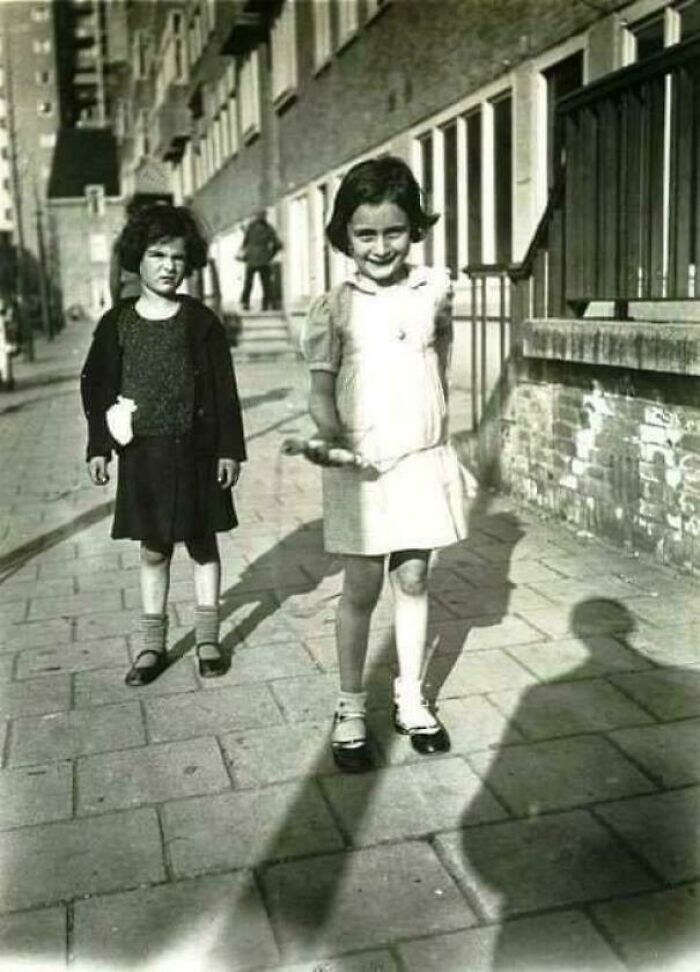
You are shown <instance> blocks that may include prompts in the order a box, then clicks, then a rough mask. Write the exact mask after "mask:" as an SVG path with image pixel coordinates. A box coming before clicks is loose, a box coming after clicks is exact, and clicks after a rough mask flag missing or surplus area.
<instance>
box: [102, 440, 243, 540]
mask: <svg viewBox="0 0 700 972" xmlns="http://www.w3.org/2000/svg"><path fill="white" fill-rule="evenodd" d="M216 472H217V459H216V457H215V456H209V455H197V454H196V452H195V450H194V447H193V442H192V437H191V435H189V434H188V435H182V436H172V435H162V436H141V437H139V436H136V437H135V438H134V439H133V441H132V442H130V443H129V445H127V446H125V447H124V448H123V449H121V450H120V452H119V472H118V476H117V499H116V504H115V510H114V523H113V524H112V536H113V537H114V539H115V540H121V539H123V538H128V539H131V540H151V541H154V542H158V543H177V542H178V541H181V540H199V539H202V538H204V537H208V536H211V535H212V534H214V533H218V532H221V531H223V530H230V529H232V528H233V527H235V526H236V525H237V523H238V520H237V519H236V513H235V510H234V508H233V500H232V497H231V490H230V489H226V490H224V489H221V487H220V486H219V484H218V483H217V481H216Z"/></svg>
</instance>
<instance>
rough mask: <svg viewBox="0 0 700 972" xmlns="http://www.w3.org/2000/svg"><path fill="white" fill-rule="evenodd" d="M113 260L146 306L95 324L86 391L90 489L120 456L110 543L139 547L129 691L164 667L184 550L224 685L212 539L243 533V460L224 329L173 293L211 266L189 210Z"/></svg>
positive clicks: (155, 220) (149, 217) (168, 208)
mask: <svg viewBox="0 0 700 972" xmlns="http://www.w3.org/2000/svg"><path fill="white" fill-rule="evenodd" d="M118 250H119V259H120V263H121V266H123V267H124V268H125V269H126V270H128V271H130V272H132V273H136V274H138V277H139V281H140V295H139V296H138V298H136V299H135V300H134V299H130V300H125V301H121V302H120V303H119V304H117V306H116V307H114V308H112V309H111V310H109V311H108V312H107V313H106V314H105V315H104V316H103V317H102V319H101V320H100V322H99V324H98V326H97V329H96V331H95V334H94V337H93V341H92V345H91V348H90V351H89V353H88V357H87V360H86V363H85V366H84V369H83V373H82V381H81V391H82V400H83V407H84V410H85V415H86V418H87V423H88V446H87V461H88V471H89V475H90V478H91V479H92V481H93V483H95V484H96V485H98V486H104V485H105V484H106V483H107V482H108V480H109V472H108V466H109V462H110V458H111V455H112V451H113V449H114V448H115V446H116V448H117V454H118V457H119V464H118V479H117V497H116V505H115V514H114V523H113V526H112V536H113V537H114V538H115V539H120V538H125V537H128V538H131V539H133V540H139V541H140V543H141V597H142V605H143V614H142V616H141V618H140V619H139V622H138V630H137V642H138V643H137V652H136V656H135V658H134V662H133V665H132V667H131V668H130V669H129V672H128V673H127V676H126V681H127V683H128V684H129V685H146V684H148V683H149V682H151V681H153V679H154V678H156V677H157V675H159V674H160V672H161V671H162V670H163V669H164V668H165V666H166V634H167V613H166V608H167V595H168V587H169V580H170V563H171V558H172V554H173V546H174V544H175V543H177V542H180V541H182V542H184V543H185V545H186V548H187V551H188V553H189V556H190V557H191V559H192V562H193V576H194V588H195V597H196V610H195V637H196V644H197V649H196V650H197V664H198V670H199V674H200V675H201V676H202V677H205V678H206V677H210V676H215V675H221V674H223V673H224V671H225V670H226V664H225V659H224V657H223V655H222V652H221V648H220V645H219V607H218V606H219V595H220V587H221V563H220V558H219V551H218V545H217V541H216V533H217V532H220V531H224V530H229V529H231V528H232V527H234V526H235V525H236V523H237V520H236V515H235V511H234V507H233V501H232V495H231V489H232V487H233V486H234V485H235V484H236V482H237V480H238V476H239V471H240V463H241V462H242V461H243V460H244V459H245V458H246V454H245V446H244V439H243V426H242V420H241V409H240V404H239V400H238V392H237V389H236V380H235V375H234V372H233V367H232V364H231V356H230V353H229V350H228V346H227V343H226V338H225V336H224V330H223V327H222V326H221V323H220V322H219V320H218V319H217V317H216V316H215V315H214V314H213V313H212V312H211V311H210V310H208V309H207V308H206V307H204V305H203V304H201V303H200V302H199V301H196V300H194V299H193V298H191V297H188V296H186V295H180V294H178V293H177V289H178V287H179V286H180V284H181V283H182V281H183V280H184V279H185V277H186V276H187V275H189V274H190V273H192V272H193V271H194V270H196V269H198V268H200V267H202V266H203V265H204V264H205V263H206V259H207V244H206V240H205V239H204V237H203V235H202V233H201V231H200V229H199V227H198V226H197V223H196V221H195V219H194V218H193V216H192V214H191V213H190V212H189V211H188V210H187V209H185V208H182V207H174V206H172V205H169V204H162V203H161V204H155V205H151V206H147V207H142V208H139V209H138V211H137V212H135V213H134V214H133V215H132V217H131V219H130V220H129V221H128V223H127V225H126V227H125V228H124V230H123V231H122V234H121V236H120V238H119V245H118ZM117 402H118V404H117V406H116V407H113V406H114V405H115V403H117Z"/></svg>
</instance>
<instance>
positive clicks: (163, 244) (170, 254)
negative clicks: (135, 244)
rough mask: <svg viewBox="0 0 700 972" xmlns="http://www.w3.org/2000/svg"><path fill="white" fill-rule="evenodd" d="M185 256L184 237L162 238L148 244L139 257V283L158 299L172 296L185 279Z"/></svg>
mask: <svg viewBox="0 0 700 972" xmlns="http://www.w3.org/2000/svg"><path fill="white" fill-rule="evenodd" d="M186 255H187V251H186V246H185V240H184V237H181V236H172V237H164V238H163V239H162V240H156V242H155V243H150V244H149V245H148V246H147V247H146V249H145V250H144V254H143V256H142V257H141V264H140V266H139V276H140V277H141V283H142V284H143V285H144V287H146V288H147V289H148V290H150V291H151V292H152V293H154V294H158V296H159V297H169V296H172V295H173V294H174V293H175V291H176V290H177V288H178V287H179V286H180V284H181V283H182V281H183V280H184V279H185V272H186V266H187V262H186Z"/></svg>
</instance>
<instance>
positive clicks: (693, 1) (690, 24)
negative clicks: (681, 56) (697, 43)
mask: <svg viewBox="0 0 700 972" xmlns="http://www.w3.org/2000/svg"><path fill="white" fill-rule="evenodd" d="M676 9H677V10H678V13H679V15H680V19H681V40H684V41H685V40H689V38H691V37H696V36H697V35H698V34H700V3H698V0H689V2H687V3H682V4H679V6H678V7H677V8H676Z"/></svg>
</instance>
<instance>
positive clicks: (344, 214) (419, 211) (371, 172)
mask: <svg viewBox="0 0 700 972" xmlns="http://www.w3.org/2000/svg"><path fill="white" fill-rule="evenodd" d="M383 202H392V203H395V204H396V205H397V206H398V207H399V209H402V210H403V211H404V212H405V213H406V216H407V217H408V222H409V226H410V230H411V240H412V242H413V243H418V242H420V240H422V239H424V238H425V236H426V234H427V232H428V230H429V229H430V227H431V226H433V225H434V224H435V223H436V222H437V221H438V219H439V218H440V217H439V216H437V215H435V214H434V213H427V212H426V211H425V210H424V209H423V205H422V202H421V190H420V186H419V185H418V183H417V182H416V178H415V176H414V175H413V173H412V172H411V170H410V169H409V167H408V166H407V165H406V163H405V162H404V161H403V159H399V158H396V156H394V155H385V156H382V157H381V158H377V159H367V160H365V161H364V162H358V163H357V165H354V166H353V167H352V168H351V169H349V170H348V172H347V173H346V174H345V176H344V177H343V180H342V182H341V183H340V186H339V187H338V192H337V193H336V196H335V200H334V202H333V212H332V214H331V218H330V222H329V223H328V226H327V227H326V236H327V237H328V240H329V242H330V244H331V246H333V247H334V248H335V249H336V250H340V252H341V253H345V254H346V256H350V248H349V241H348V223H349V222H350V220H351V219H352V214H353V213H354V212H355V210H356V209H357V207H358V206H362V205H363V204H364V203H370V204H373V205H377V204H379V203H383Z"/></svg>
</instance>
